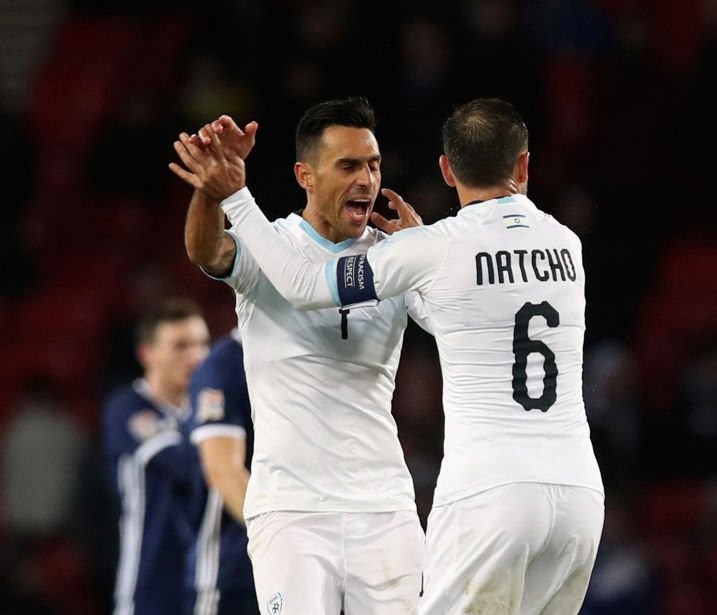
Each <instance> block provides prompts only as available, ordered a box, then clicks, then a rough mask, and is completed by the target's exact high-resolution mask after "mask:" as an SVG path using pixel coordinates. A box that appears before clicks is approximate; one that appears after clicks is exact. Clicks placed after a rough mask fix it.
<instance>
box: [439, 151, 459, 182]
mask: <svg viewBox="0 0 717 615" xmlns="http://www.w3.org/2000/svg"><path fill="white" fill-rule="evenodd" d="M438 166H439V167H440V169H441V175H443V181H444V182H446V184H448V185H449V186H450V187H451V188H455V187H456V180H455V178H454V177H453V171H452V169H451V163H450V162H449V161H448V158H447V157H446V155H445V154H441V155H440V156H439V157H438Z"/></svg>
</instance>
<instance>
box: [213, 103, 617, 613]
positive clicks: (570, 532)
mask: <svg viewBox="0 0 717 615" xmlns="http://www.w3.org/2000/svg"><path fill="white" fill-rule="evenodd" d="M443 143H444V151H445V154H444V155H442V156H441V157H440V160H439V166H440V169H441V172H442V174H443V177H444V179H445V181H446V183H447V184H448V185H450V186H453V187H455V189H456V191H457V193H458V198H459V201H460V204H461V210H460V212H459V213H458V215H457V216H455V217H452V218H448V219H445V220H442V221H440V222H437V223H435V224H433V225H430V226H424V227H420V228H414V229H410V230H404V231H401V232H400V233H397V234H395V235H393V236H392V237H390V238H389V239H387V240H386V241H384V242H381V243H380V244H379V245H377V246H376V247H373V248H371V249H369V250H368V252H367V254H365V255H363V254H362V255H357V256H348V257H341V258H338V259H336V260H335V261H334V262H333V263H328V264H327V265H324V266H322V265H313V264H311V263H308V262H307V261H306V259H304V258H303V257H302V256H301V255H300V254H298V253H297V252H296V251H295V250H293V248H292V247H291V246H288V245H287V244H286V242H285V241H284V240H283V238H282V237H281V236H280V235H278V234H277V233H276V232H275V231H274V230H273V229H272V228H271V227H270V226H269V225H268V224H267V222H266V220H265V219H264V217H263V215H262V214H261V212H260V211H259V209H258V208H257V206H256V204H255V203H254V201H253V198H252V197H251V194H249V192H248V189H247V188H243V189H241V190H239V191H238V192H236V193H235V194H233V195H232V196H231V197H229V198H227V199H225V200H224V201H223V203H222V207H223V208H224V211H225V212H226V213H227V215H228V216H229V218H230V220H232V222H233V223H234V224H235V229H236V231H237V233H238V234H239V236H240V237H241V240H242V242H243V245H245V246H246V247H247V248H248V249H249V250H251V252H252V254H253V255H254V257H255V258H256V259H257V261H258V262H259V263H260V266H261V267H262V268H263V270H264V272H265V274H266V275H267V277H268V278H269V279H270V280H272V281H273V283H274V285H275V287H276V288H277V289H278V290H279V292H281V293H282V294H283V295H284V296H285V297H287V299H289V300H290V301H291V302H292V303H293V304H294V305H296V306H297V307H301V308H304V309H307V308H318V307H325V306H327V305H343V306H347V305H352V304H354V303H357V302H363V303H364V304H365V302H366V301H371V300H377V299H378V300H380V301H381V302H379V303H378V305H381V303H382V302H383V301H384V300H386V299H387V298H389V297H392V296H394V295H395V294H396V293H401V292H405V291H407V290H410V289H413V290H417V291H418V293H419V294H420V295H421V297H422V298H423V300H424V302H425V308H426V310H427V318H428V321H429V325H430V327H431V329H432V331H433V333H434V335H435V337H436V341H437V344H438V350H439V355H440V361H441V368H442V372H443V380H444V391H443V404H444V412H445V421H446V426H445V447H444V449H445V453H444V458H443V462H442V466H441V471H440V475H439V478H438V483H437V486H436V491H435V496H434V505H433V509H432V512H431V514H430V517H429V520H428V528H427V535H426V540H427V544H426V561H425V566H424V574H425V583H424V588H425V591H424V595H423V597H422V599H421V603H420V607H419V611H420V612H421V613H422V614H423V615H458V614H463V613H481V614H491V615H504V614H505V615H513V614H520V615H533V614H535V615H537V614H543V615H570V614H575V613H577V612H578V611H579V609H580V605H581V604H582V601H583V599H584V596H585V592H586V589H587V586H588V582H589V579H590V574H591V571H592V567H593V563H594V561H595V556H596V553H597V548H598V544H599V541H600V535H601V532H602V525H603V518H604V492H603V485H602V480H601V477H600V471H599V469H598V466H597V462H596V460H595V456H594V453H593V449H592V444H591V442H590V435H589V428H588V424H587V420H586V416H585V409H584V405H583V400H582V346H583V337H584V331H585V318H584V313H585V299H584V283H585V277H584V271H583V265H582V255H581V245H580V241H579V239H578V238H577V236H576V235H575V234H574V233H572V232H571V231H570V230H569V229H567V228H566V227H565V226H563V225H561V224H559V223H558V222H557V221H556V220H554V219H553V218H552V217H551V216H549V215H547V214H545V213H543V212H542V211H540V210H539V209H538V208H537V207H536V206H535V205H534V204H533V203H532V202H531V201H530V200H529V199H528V198H527V196H526V193H527V182H528V131H527V129H526V127H525V125H524V123H523V121H522V119H521V118H520V116H519V115H518V113H517V112H516V111H515V109H514V108H513V107H512V106H511V105H510V104H509V103H507V102H504V101H501V100H498V99H479V100H475V101H472V102H470V103H467V104H466V105H463V106H462V107H460V108H459V109H457V110H456V111H455V112H454V113H453V115H452V116H451V117H450V118H449V119H448V120H447V122H446V123H445V125H444V128H443ZM234 162H235V163H236V164H237V166H238V167H241V163H240V162H238V161H236V160H235V161H234ZM240 185H242V184H241V182H239V183H237V184H234V185H233V186H232V187H233V188H238V187H240ZM227 191H228V186H225V192H227ZM401 207H402V206H399V210H400V209H401Z"/></svg>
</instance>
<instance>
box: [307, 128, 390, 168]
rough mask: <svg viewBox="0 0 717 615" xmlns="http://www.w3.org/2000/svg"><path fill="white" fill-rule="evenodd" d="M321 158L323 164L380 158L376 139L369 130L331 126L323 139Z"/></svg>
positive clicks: (320, 151)
mask: <svg viewBox="0 0 717 615" xmlns="http://www.w3.org/2000/svg"><path fill="white" fill-rule="evenodd" d="M318 153H319V158H320V160H321V161H322V162H324V161H331V160H338V159H342V158H346V159H355V160H370V159H375V158H380V156H381V153H380V152H379V149H378V142H377V141H376V137H375V136H374V134H373V133H372V132H371V131H370V130H369V129H368V128H354V127H351V126H329V127H328V128H327V129H326V130H324V134H323V135H322V137H321V145H320V149H319V152H318Z"/></svg>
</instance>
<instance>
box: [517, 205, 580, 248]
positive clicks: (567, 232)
mask: <svg viewBox="0 0 717 615" xmlns="http://www.w3.org/2000/svg"><path fill="white" fill-rule="evenodd" d="M528 202H529V203H530V204H531V205H532V206H533V207H534V208H535V210H536V212H537V213H538V215H539V216H540V217H541V219H542V220H543V222H544V223H545V224H547V225H550V226H552V227H553V228H554V229H555V231H556V232H557V233H560V234H562V236H563V237H564V238H565V239H566V240H567V241H569V242H571V243H572V244H574V245H576V246H581V245H582V242H581V241H580V237H578V235H577V234H576V233H575V232H574V231H573V230H572V229H571V228H570V227H568V226H566V225H565V224H563V223H562V222H560V221H559V220H557V219H556V218H554V217H553V216H551V215H550V214H549V213H546V212H544V211H543V210H542V209H540V208H539V207H538V206H537V205H536V204H535V203H533V202H532V201H530V200H529V199H528Z"/></svg>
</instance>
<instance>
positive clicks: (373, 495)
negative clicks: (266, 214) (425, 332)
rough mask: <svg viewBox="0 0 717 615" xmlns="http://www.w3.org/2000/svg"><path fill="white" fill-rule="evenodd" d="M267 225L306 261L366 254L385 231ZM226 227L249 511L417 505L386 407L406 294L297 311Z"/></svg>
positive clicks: (301, 223) (288, 222) (299, 223)
mask: <svg viewBox="0 0 717 615" xmlns="http://www.w3.org/2000/svg"><path fill="white" fill-rule="evenodd" d="M273 226H274V228H275V229H276V231H277V232H278V233H279V234H280V235H281V236H282V237H283V238H284V239H286V240H287V241H288V242H290V243H291V244H292V245H293V246H294V247H295V248H296V249H298V250H299V251H300V252H301V254H302V255H303V256H305V257H306V258H308V259H309V260H311V261H312V262H314V263H324V262H326V261H328V260H330V259H332V258H333V257H336V256H343V255H350V254H360V253H364V252H366V250H367V249H368V248H369V247H370V246H372V245H375V244H376V243H377V242H379V241H380V240H381V239H382V238H383V234H382V233H380V232H378V231H376V230H374V229H367V230H366V232H365V233H364V234H363V235H362V236H361V237H360V238H359V239H349V240H346V241H343V242H341V243H339V244H333V243H331V242H329V241H328V240H326V239H324V238H323V237H321V236H320V235H319V234H318V233H316V231H315V230H314V229H313V228H312V227H311V226H310V225H309V224H308V223H307V222H306V221H305V220H303V218H301V217H300V216H298V215H296V214H291V215H290V216H289V217H288V218H285V219H280V220H276V221H275V222H274V223H273ZM230 234H231V235H232V237H233V238H234V240H235V241H236V242H237V258H236V261H235V264H234V268H233V270H232V272H231V274H230V275H229V276H228V277H227V278H226V279H225V281H226V282H227V283H228V284H229V285H230V286H232V287H233V288H234V290H235V291H236V293H237V295H236V299H237V301H236V312H237V317H238V323H239V329H240V331H241V337H242V341H243V344H244V364H245V368H246V376H247V383H248V388H249V394H250V401H251V407H252V419H253V422H254V430H255V442H254V456H253V460H252V468H251V479H250V481H249V486H248V491H247V496H246V504H245V515H246V517H247V518H250V517H253V516H256V515H258V514H261V513H264V512H268V511H277V510H284V511H288V510H292V511H338V512H386V511H397V510H415V502H414V493H413V483H412V481H411V477H410V475H409V472H408V469H407V467H406V463H405V460H404V457H403V452H402V450H401V446H400V444H399V440H398V436H397V429H396V423H395V421H394V419H393V416H392V415H391V400H392V396H393V390H394V381H395V375H396V369H397V366H398V360H399V355H400V352H401V345H402V341H403V332H404V329H405V327H406V313H407V302H406V300H405V299H404V296H403V295H400V296H397V297H395V298H393V299H390V300H387V301H382V302H381V303H380V304H378V305H376V306H374V307H364V308H350V309H339V308H337V307H333V308H328V309H322V310H317V311H311V312H304V311H300V310H297V309H295V308H294V307H292V306H291V305H290V304H289V303H288V302H287V301H286V300H284V299H283V298H282V296H281V295H280V294H279V293H278V292H277V291H276V290H275V289H274V287H273V286H272V285H271V283H270V282H269V281H268V280H267V278H266V277H265V275H264V274H263V273H262V271H261V270H260V268H259V266H258V265H257V263H256V261H255V260H254V258H253V257H252V256H251V255H250V254H249V252H248V251H247V250H244V249H242V246H241V242H240V241H239V239H238V238H237V236H236V235H235V234H233V233H230ZM412 301H415V296H414V297H413V298H412ZM410 309H411V310H412V311H413V310H414V309H419V308H418V307H417V305H411V306H410ZM412 313H413V312H412ZM416 316H417V317H418V316H419V314H416Z"/></svg>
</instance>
